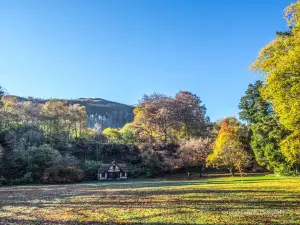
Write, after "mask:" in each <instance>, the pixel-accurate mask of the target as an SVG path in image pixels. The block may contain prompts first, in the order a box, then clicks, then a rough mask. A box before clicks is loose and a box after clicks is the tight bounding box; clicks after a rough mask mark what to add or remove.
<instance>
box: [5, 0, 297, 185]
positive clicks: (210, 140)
mask: <svg viewBox="0 0 300 225" xmlns="http://www.w3.org/2000/svg"><path fill="white" fill-rule="evenodd" d="M299 13H300V3H299V1H297V3H294V4H291V5H290V6H289V7H287V8H286V10H285V18H286V19H287V23H288V26H289V30H288V31H285V32H277V37H276V39H275V40H273V41H272V42H271V43H270V44H268V45H267V46H266V47H265V48H263V49H262V50H261V52H260V54H259V56H258V58H257V59H256V60H255V61H254V62H253V64H252V65H251V67H250V68H251V69H252V70H254V71H259V72H260V73H263V74H264V76H265V80H264V81H256V82H255V83H254V84H249V86H248V89H247V90H246V92H245V95H244V96H243V97H242V98H241V100H240V103H239V109H240V112H239V119H240V120H239V119H237V118H235V117H228V118H225V119H223V120H220V121H216V122H211V121H210V119H209V117H208V116H207V114H206V107H205V105H204V104H203V102H202V101H201V99H200V97H199V96H197V95H195V94H193V93H191V92H189V91H180V92H178V93H177V94H176V95H175V96H166V95H163V94H158V93H154V94H151V95H145V96H144V97H143V98H142V99H141V100H140V101H139V103H138V104H137V106H136V107H135V109H134V120H133V122H132V123H128V124H126V125H125V126H124V127H123V128H121V129H116V128H106V129H105V130H104V131H103V132H102V131H99V130H97V129H90V128H88V127H87V125H86V124H87V118H86V117H87V116H86V111H85V108H84V107H82V106H80V105H78V104H69V103H67V102H65V101H58V100H51V101H47V102H44V103H36V102H34V101H30V100H29V101H19V100H18V99H17V98H15V97H11V96H5V95H4V92H3V89H2V88H0V98H1V101H0V184H22V183H30V182H43V183H66V182H77V181H81V180H92V179H95V178H96V173H97V169H98V167H99V166H100V165H101V163H109V162H111V161H113V160H116V161H122V162H126V163H127V164H128V166H129V169H130V174H131V176H132V177H138V176H146V177H154V176H162V175H164V174H166V173H171V172H182V171H184V172H186V173H187V175H188V176H190V174H191V172H193V171H197V173H198V175H199V176H200V177H201V176H202V175H203V172H204V171H205V169H207V168H209V169H213V168H214V169H217V170H219V169H227V170H228V171H230V172H231V173H232V175H234V173H235V172H239V174H240V175H243V173H244V170H245V169H248V170H258V169H262V170H264V169H266V170H269V171H273V172H274V173H277V174H281V175H298V173H299V168H300V133H299V131H300V113H299V110H300V29H299V28H300V27H299V26H300V25H299V24H300V23H299Z"/></svg>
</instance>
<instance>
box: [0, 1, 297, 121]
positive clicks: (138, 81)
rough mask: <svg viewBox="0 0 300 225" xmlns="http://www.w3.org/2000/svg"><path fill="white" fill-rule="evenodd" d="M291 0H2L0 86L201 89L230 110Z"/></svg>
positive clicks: (124, 93) (123, 98) (214, 105)
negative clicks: (252, 66)
mask: <svg viewBox="0 0 300 225" xmlns="http://www.w3.org/2000/svg"><path fill="white" fill-rule="evenodd" d="M291 2H292V1H289V0H227V1H224V0H214V1H210V0H180V1H179V0H148V1H146V0H127V1H125V0H119V1H116V0H106V1H104V0H103V1H102V0H94V1H92V0H89V1H84V0H81V1H77V0H72V1H67V0H64V1H61V0H48V1H47V0H43V1H40V0H37V1H30V0H26V1H24V0H20V1H16V0H5V1H4V0H0V85H1V86H3V87H4V88H5V89H6V90H7V92H8V93H9V94H14V95H20V96H34V97H43V98H50V97H53V98H79V97H99V98H104V99H108V100H112V101H117V102H121V103H126V104H136V103H137V102H138V100H139V99H140V98H141V97H142V96H143V94H150V93H153V92H158V93H163V94H166V95H170V96H174V95H175V93H176V92H178V91H179V90H189V91H192V92H193V93H195V94H197V95H198V96H200V98H201V99H202V101H203V102H204V104H205V105H206V107H207V112H208V115H209V116H210V118H211V120H213V121H214V120H216V119H220V118H223V117H225V116H231V115H237V113H238V108H237V105H238V103H239V100H240V98H241V96H242V95H243V94H244V92H245V90H246V89H247V86H248V84H249V83H250V82H253V81H255V80H257V79H263V77H261V76H259V75H257V74H253V73H252V72H250V71H248V66H249V65H250V64H251V62H252V61H253V60H254V59H255V58H256V57H257V55H258V51H259V50H260V49H261V48H262V47H263V46H264V45H265V44H267V43H268V42H270V41H271V40H272V39H273V38H274V37H275V35H276V31H281V30H285V29H286V26H285V21H284V19H283V18H282V16H283V9H284V8H285V7H286V6H287V5H289V4H290V3H291Z"/></svg>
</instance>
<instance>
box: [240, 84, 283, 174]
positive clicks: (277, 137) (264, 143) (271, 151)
mask: <svg viewBox="0 0 300 225" xmlns="http://www.w3.org/2000/svg"><path fill="white" fill-rule="evenodd" d="M262 87H263V82H262V81H256V82H255V83H254V84H249V86H248V89H247V90H246V93H245V95H244V96H243V97H242V98H241V101H240V104H239V109H240V113H239V115H240V118H241V119H242V120H244V121H246V122H247V123H248V124H249V125H250V128H251V131H252V136H251V142H250V145H251V148H252V150H253V152H254V155H255V159H256V161H257V162H258V164H259V165H261V166H266V167H267V169H269V170H272V171H274V172H276V173H283V172H286V167H287V163H286V160H285V157H284V155H283V154H282V152H281V150H280V146H279V143H280V141H281V140H282V139H283V138H284V136H285V135H286V134H287V131H286V130H285V129H284V127H283V126H282V125H280V124H279V122H278V117H277V116H276V115H275V113H274V112H273V110H272V105H271V104H270V103H268V102H267V101H266V100H264V99H263V97H262V96H261V93H260V90H261V88H262Z"/></svg>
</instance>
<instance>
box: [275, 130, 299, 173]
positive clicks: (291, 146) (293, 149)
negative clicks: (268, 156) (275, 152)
mask: <svg viewBox="0 0 300 225" xmlns="http://www.w3.org/2000/svg"><path fill="white" fill-rule="evenodd" d="M280 148H281V152H282V153H283V155H284V156H285V157H286V159H287V161H288V162H289V163H290V165H293V166H294V167H295V171H296V175H297V176H298V175H299V170H300V132H293V133H292V134H291V135H289V136H288V137H287V138H286V139H284V140H283V141H282V142H281V143H280Z"/></svg>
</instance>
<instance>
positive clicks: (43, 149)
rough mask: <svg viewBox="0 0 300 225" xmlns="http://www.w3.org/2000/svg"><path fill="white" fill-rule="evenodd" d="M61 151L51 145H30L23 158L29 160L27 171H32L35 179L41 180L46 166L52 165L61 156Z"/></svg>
mask: <svg viewBox="0 0 300 225" xmlns="http://www.w3.org/2000/svg"><path fill="white" fill-rule="evenodd" d="M60 156H61V155H60V153H59V152H58V151H57V150H55V149H52V148H51V147H50V146H49V145H42V146H40V147H35V146H33V147H30V148H28V150H27V151H25V152H24V155H23V160H24V161H25V162H27V172H31V173H32V176H33V179H34V180H39V179H41V177H42V174H43V173H44V170H45V169H46V168H49V167H50V166H52V164H53V163H54V161H55V160H56V159H57V158H58V157H60Z"/></svg>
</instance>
